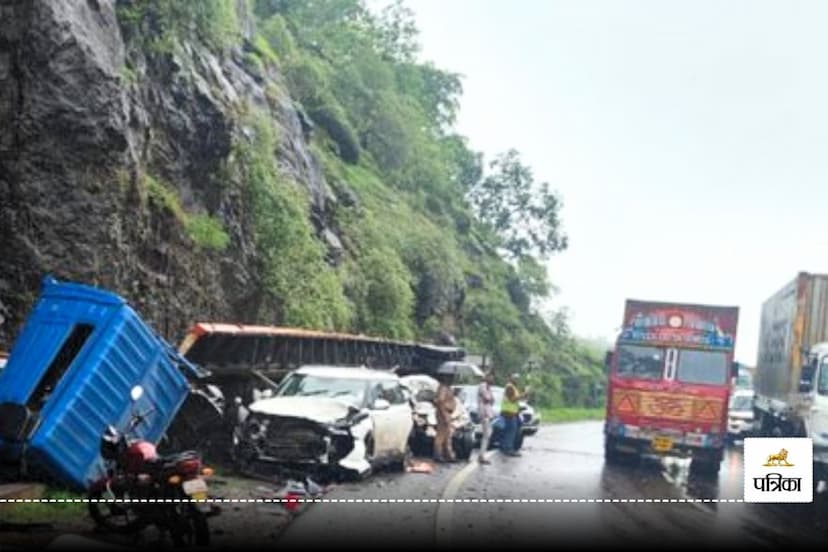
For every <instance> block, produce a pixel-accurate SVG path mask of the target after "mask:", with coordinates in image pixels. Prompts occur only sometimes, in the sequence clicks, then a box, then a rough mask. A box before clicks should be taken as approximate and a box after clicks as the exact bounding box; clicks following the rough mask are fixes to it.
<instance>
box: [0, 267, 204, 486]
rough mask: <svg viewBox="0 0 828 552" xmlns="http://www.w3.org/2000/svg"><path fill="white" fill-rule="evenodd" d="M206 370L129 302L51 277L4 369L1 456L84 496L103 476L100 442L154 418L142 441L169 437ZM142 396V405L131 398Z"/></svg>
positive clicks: (0, 374)
mask: <svg viewBox="0 0 828 552" xmlns="http://www.w3.org/2000/svg"><path fill="white" fill-rule="evenodd" d="M188 372H189V373H190V374H192V375H198V374H199V369H198V368H197V367H195V366H193V365H191V364H190V363H189V362H188V361H187V360H185V359H184V358H183V357H181V356H180V355H178V353H177V352H176V351H175V350H174V349H173V348H172V347H170V345H169V344H167V343H166V342H165V341H164V340H163V339H162V338H161V337H159V336H158V335H157V334H155V332H153V331H152V330H151V329H150V328H149V327H148V326H147V325H146V324H145V323H144V321H143V320H141V318H140V317H139V316H138V315H137V314H136V313H135V311H134V310H133V309H132V308H131V307H130V306H129V305H128V304H127V303H126V301H125V300H124V299H123V298H121V297H119V296H118V295H116V294H114V293H110V292H107V291H103V290H100V289H97V288H94V287H90V286H86V285H81V284H74V283H62V282H57V281H56V280H54V279H53V278H51V277H46V278H44V279H43V283H42V290H41V295H40V297H39V299H38V301H37V303H36V304H35V307H34V309H33V310H32V312H31V313H30V315H29V317H28V319H27V320H26V323H25V325H24V327H23V330H22V332H21V333H20V335H19V336H18V338H17V340H16V342H15V343H14V346H13V347H12V350H11V353H10V355H9V358H8V362H7V363H6V366H5V368H4V369H3V370H2V371H0V452H2V456H3V457H4V459H5V460H7V461H8V460H12V461H17V462H20V461H24V460H25V462H26V464H27V465H30V466H35V465H36V466H38V467H41V468H44V469H46V470H47V471H48V472H49V473H50V474H51V475H52V476H53V477H55V478H57V479H59V480H61V481H63V482H65V483H66V484H68V485H70V486H72V487H75V488H77V489H85V488H87V487H88V486H89V484H91V483H92V482H93V481H95V480H96V479H98V478H99V477H100V476H102V475H103V473H104V470H103V462H102V460H101V458H100V452H99V447H100V445H99V443H100V436H101V434H102V433H103V431H104V429H105V428H106V426H107V425H110V424H111V425H114V426H115V427H117V428H119V429H124V428H125V427H126V426H127V424H128V422H129V419H130V416H131V414H132V412H133V410H137V411H140V412H141V413H145V412H147V411H149V412H150V413H149V414H148V415H147V417H146V421H145V422H144V423H143V424H141V425H140V426H139V427H138V428H136V430H135V432H134V436H135V437H139V438H142V439H146V440H148V441H151V442H153V443H157V442H158V440H159V439H160V438H161V437H162V435H163V434H164V431H166V429H167V427H168V425H169V424H170V422H171V421H172V419H173V417H174V416H175V414H176V412H177V411H178V409H179V408H180V407H181V404H182V403H183V401H184V399H185V398H186V396H187V394H188V391H189V383H188V377H187V376H188V375H190V374H188ZM136 385H140V386H141V387H143V389H144V393H143V395H142V396H141V398H140V399H139V400H138V402H137V403H134V402H133V401H132V398H131V396H130V391H131V390H132V388H133V387H135V386H136Z"/></svg>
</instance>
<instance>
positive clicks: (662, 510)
mask: <svg viewBox="0 0 828 552" xmlns="http://www.w3.org/2000/svg"><path fill="white" fill-rule="evenodd" d="M602 443H603V436H602V423H601V422H585V423H573V424H561V425H550V426H544V427H542V428H541V430H540V432H539V433H538V434H537V435H536V436H534V437H530V438H527V439H526V441H525V443H524V449H523V456H522V457H520V458H508V457H505V456H503V455H501V454H500V453H499V452H490V453H489V454H490V458H491V460H492V463H491V464H490V465H484V466H480V465H477V464H473V465H469V464H465V463H464V464H455V465H440V466H438V469H437V471H436V472H435V473H433V474H418V473H408V474H379V475H377V476H375V477H374V478H372V479H370V480H368V481H366V482H363V483H360V484H356V485H344V486H341V487H339V488H337V489H335V490H333V491H332V492H330V493H329V494H328V495H326V498H332V499H337V500H348V499H395V500H396V499H440V498H443V499H469V500H477V499H577V500H579V501H581V500H583V502H566V503H481V502H443V503H434V502H432V503H418V502H407V503H359V502H351V503H349V502H345V503H325V504H314V505H312V506H310V507H309V509H308V510H307V511H306V512H305V513H303V514H302V515H301V516H299V517H297V518H296V519H294V520H293V521H292V523H291V524H290V526H289V527H288V528H287V529H286V530H285V531H284V532H283V533H282V534H281V536H280V538H279V540H278V541H277V543H276V544H277V546H288V547H294V546H307V545H309V544H320V545H331V544H334V543H337V544H339V545H342V546H347V547H354V548H360V549H362V550H365V549H372V548H387V547H388V546H389V545H391V544H405V545H406V546H408V547H417V548H421V549H428V548H430V547H434V546H437V547H440V548H443V547H447V546H452V547H460V546H462V547H471V546H473V547H476V548H491V547H494V546H509V547H511V546H514V545H520V546H526V545H532V546H541V545H556V544H557V545H560V544H567V545H570V546H589V547H595V546H601V545H605V546H606V547H611V548H616V547H618V546H619V543H625V544H632V543H636V544H640V545H654V546H657V547H663V546H665V545H667V544H682V545H691V544H692V545H696V546H709V545H722V544H729V545H738V546H740V547H741V546H750V547H751V548H777V547H780V546H785V547H790V546H792V545H799V546H800V547H802V546H806V547H814V546H818V545H820V544H824V542H825V540H826V539H828V523H826V518H828V516H827V515H826V514H828V504H826V502H828V501H826V499H825V495H824V494H823V495H821V496H820V497H819V498H818V500H817V502H816V503H815V504H807V505H776V504H775V505H760V504H745V503H666V502H659V503H631V502H589V500H594V499H601V500H605V499H619V500H625V499H658V500H673V499H687V498H703V499H741V498H742V458H741V447H740V446H738V445H737V446H736V447H732V448H731V449H730V450H729V452H728V454H727V455H726V457H725V460H724V464H723V466H722V470H721V473H720V474H719V477H718V478H717V479H715V478H713V479H711V478H703V477H701V478H697V477H695V476H693V477H691V476H690V475H689V473H688V472H689V461H687V460H669V459H668V460H661V459H658V458H650V459H648V458H645V459H643V460H642V461H641V462H639V463H637V464H635V465H624V466H605V465H604V459H603V452H602V451H603V444H602Z"/></svg>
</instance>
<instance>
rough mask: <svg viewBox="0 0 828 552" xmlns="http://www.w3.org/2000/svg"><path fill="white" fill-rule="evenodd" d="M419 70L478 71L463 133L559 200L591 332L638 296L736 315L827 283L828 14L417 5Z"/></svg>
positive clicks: (752, 326)
mask: <svg viewBox="0 0 828 552" xmlns="http://www.w3.org/2000/svg"><path fill="white" fill-rule="evenodd" d="M407 5H408V6H409V7H411V8H412V9H414V11H415V12H416V14H417V23H418V26H419V28H420V31H421V42H422V47H423V48H422V50H423V51H422V57H423V59H426V60H431V61H433V62H435V64H437V65H438V66H440V67H442V68H445V69H448V70H451V71H455V72H458V73H461V74H463V75H464V89H465V92H464V95H463V99H462V108H461V112H460V119H459V122H458V130H459V131H460V132H461V133H462V134H465V135H467V136H468V137H469V138H470V140H471V145H472V146H473V147H474V148H475V149H477V150H480V151H483V152H484V153H485V154H486V155H487V157H488V158H489V159H491V157H492V156H493V155H494V154H496V153H498V152H501V151H504V150H506V149H508V148H510V147H514V148H516V149H518V150H519V151H520V152H522V154H523V157H524V160H525V161H526V162H527V163H528V164H530V165H531V166H532V167H533V168H534V171H535V175H536V177H537V179H538V180H546V181H548V182H550V184H552V187H553V188H555V189H557V190H558V191H559V193H560V194H561V196H562V198H563V201H564V207H563V212H562V215H563V220H564V224H565V228H566V232H567V233H568V235H569V237H570V248H569V250H568V251H566V252H564V253H561V254H559V255H557V256H555V257H554V258H553V259H552V260H551V262H550V264H549V269H550V270H549V272H550V277H551V280H552V281H553V282H554V284H556V285H557V286H558V287H559V288H560V290H561V291H560V294H559V295H558V296H557V297H556V299H555V304H556V305H557V306H566V307H568V308H569V309H570V311H571V315H572V317H571V321H572V327H573V329H574V330H575V331H576V332H577V333H578V334H580V335H583V336H590V337H604V338H607V339H614V337H615V335H616V330H617V328H618V326H619V324H620V321H621V317H622V311H623V305H624V299H625V298H628V297H630V298H638V299H652V300H663V301H673V300H675V301H688V302H700V303H707V304H724V305H736V306H739V307H740V309H741V311H740V321H739V335H738V337H737V346H736V358H737V360H740V361H742V362H746V363H749V364H752V363H754V362H755V357H756V346H757V340H758V331H759V309H760V308H761V304H762V302H763V301H764V300H765V299H766V298H767V297H769V296H770V295H771V294H772V293H773V292H775V291H776V290H777V289H778V288H781V287H782V286H783V285H784V284H785V283H787V282H788V281H789V280H791V279H793V277H794V276H795V275H796V273H797V272H798V271H800V270H806V271H813V272H820V271H823V272H828V234H826V223H825V220H826V219H828V216H826V211H828V186H826V181H827V180H828V59H826V53H828V33H826V32H825V22H826V21H828V2H819V1H814V2H793V1H778V2H762V1H757V0H750V1H732V0H730V1H727V2H723V1H700V0H693V1H682V2H678V1H675V2H671V1H665V0H652V1H632V0H607V1H591V0H571V1H566V2H564V1H552V0H513V1H506V0H408V4H407Z"/></svg>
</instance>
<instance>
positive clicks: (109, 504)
mask: <svg viewBox="0 0 828 552" xmlns="http://www.w3.org/2000/svg"><path fill="white" fill-rule="evenodd" d="M142 395H143V389H142V388H141V387H140V386H136V387H135V388H133V390H132V399H133V401H134V402H135V401H138V399H139V398H140V397H141V396H142ZM151 412H152V411H151V410H150V411H148V412H144V413H141V414H139V413H133V415H132V416H131V419H130V422H129V426H128V429H127V431H125V432H120V431H118V430H117V429H116V428H114V427H112V426H109V427H107V429H106V430H105V431H104V434H103V435H102V437H101V445H100V446H101V456H102V457H103V459H104V460H105V461H106V462H107V470H106V475H105V476H104V477H102V478H101V479H100V480H99V481H97V482H95V483H94V484H93V485H92V486H91V488H90V490H89V494H88V498H89V500H90V502H89V514H90V515H91V516H92V519H93V520H94V521H95V523H96V524H97V525H98V526H99V527H101V528H103V529H105V530H109V531H112V532H116V533H136V532H138V531H141V530H142V529H144V528H145V527H148V526H149V525H155V526H156V527H158V528H159V529H161V530H162V531H167V532H169V534H170V537H171V538H172V541H173V544H174V545H175V546H191V545H196V546H207V545H208V544H209V543H210V531H209V528H208V525H207V519H208V518H209V517H212V516H214V515H217V514H218V513H219V509H218V507H216V506H215V505H211V504H209V503H208V502H206V499H207V497H208V496H207V481H206V478H207V477H209V476H210V475H212V470H211V469H210V468H208V467H206V466H203V465H202V461H201V457H200V456H199V454H198V453H197V452H194V451H187V452H181V453H177V454H171V455H165V456H162V455H159V454H158V453H157V452H156V449H155V445H153V444H152V443H150V442H148V441H143V440H141V439H136V438H130V436H129V434H131V433H133V432H134V431H135V430H136V428H137V427H138V426H139V425H140V424H141V423H142V422H143V421H144V419H145V418H146V416H147V415H148V414H150V413H151Z"/></svg>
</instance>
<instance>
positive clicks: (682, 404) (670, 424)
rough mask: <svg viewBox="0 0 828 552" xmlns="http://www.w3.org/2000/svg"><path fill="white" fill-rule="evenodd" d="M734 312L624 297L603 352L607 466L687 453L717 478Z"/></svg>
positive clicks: (732, 309)
mask: <svg viewBox="0 0 828 552" xmlns="http://www.w3.org/2000/svg"><path fill="white" fill-rule="evenodd" d="M738 317H739V309H738V308H737V307H718V306H705V305H689V304H680V303H658V302H651V301H635V300H627V303H626V308H625V311H624V324H623V328H622V331H621V334H620V335H619V337H618V340H617V343H616V347H615V350H614V351H611V352H610V353H608V355H607V371H608V379H609V384H608V386H607V393H608V396H607V413H606V423H605V426H604V437H605V441H604V443H605V451H604V453H605V458H606V460H607V462H611V463H614V462H617V461H618V460H620V459H622V458H624V457H627V456H631V455H641V454H661V455H677V456H690V457H692V459H693V461H692V464H691V469H694V470H695V471H699V472H705V473H717V472H718V470H719V467H720V465H721V461H722V454H723V451H724V446H725V437H726V433H727V426H726V424H727V406H728V399H729V394H730V391H731V378H732V377H733V374H732V369H733V366H734V363H733V347H734V343H735V339H736V325H737V321H738Z"/></svg>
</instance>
